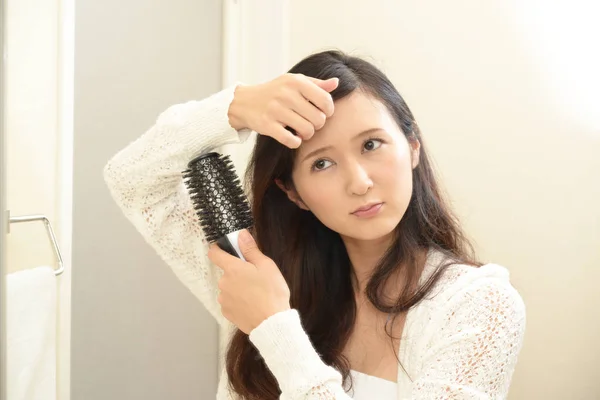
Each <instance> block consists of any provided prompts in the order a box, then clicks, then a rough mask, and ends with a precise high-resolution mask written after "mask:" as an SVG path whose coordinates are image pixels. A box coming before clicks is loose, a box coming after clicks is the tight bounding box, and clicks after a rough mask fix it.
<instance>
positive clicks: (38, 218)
mask: <svg viewBox="0 0 600 400" xmlns="http://www.w3.org/2000/svg"><path fill="white" fill-rule="evenodd" d="M8 217H9V219H8V221H9V222H10V223H11V224H13V223H20V222H32V221H42V222H43V223H44V226H45V227H46V232H47V233H48V238H49V239H50V243H52V248H53V249H54V254H55V255H56V261H57V262H58V268H57V269H55V270H54V275H55V276H58V275H60V274H62V273H63V272H64V270H65V267H64V265H63V260H62V256H61V255H60V249H59V248H58V243H57V242H56V236H54V230H53V229H52V225H51V224H50V220H48V218H46V216H45V215H22V216H20V217H11V216H10V211H9V215H8ZM9 226H10V225H9ZM9 232H10V227H9Z"/></svg>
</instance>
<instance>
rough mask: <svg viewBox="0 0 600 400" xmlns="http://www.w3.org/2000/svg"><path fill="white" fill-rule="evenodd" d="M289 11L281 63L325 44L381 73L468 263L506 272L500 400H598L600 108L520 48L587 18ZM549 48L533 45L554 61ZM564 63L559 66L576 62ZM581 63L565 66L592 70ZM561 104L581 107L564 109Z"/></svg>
mask: <svg viewBox="0 0 600 400" xmlns="http://www.w3.org/2000/svg"><path fill="white" fill-rule="evenodd" d="M588 3H589V4H591V2H588ZM290 4H291V10H290V11H291V25H290V27H291V28H290V29H291V42H290V60H289V66H291V65H292V64H293V63H295V62H297V61H299V60H300V59H301V58H303V57H304V56H306V55H308V54H310V53H312V52H315V51H318V50H322V49H325V48H329V47H337V48H341V49H342V50H346V51H351V52H353V53H355V54H357V55H363V56H368V57H371V60H372V61H374V62H375V63H376V64H377V65H379V66H381V67H382V68H383V69H384V71H385V72H386V73H387V74H388V75H389V77H390V78H391V79H392V81H393V82H394V83H395V85H396V86H397V88H398V89H399V91H400V92H401V94H402V95H403V96H404V97H405V99H406V101H407V102H408V104H409V106H410V107H411V108H412V110H413V112H414V113H415V115H416V118H417V121H418V123H419V125H420V126H421V128H422V131H423V135H424V138H425V141H426V143H427V144H428V145H429V148H430V151H431V152H432V154H433V157H434V159H435V160H436V161H437V165H438V167H439V170H440V172H441V175H442V179H443V183H444V184H445V186H446V188H447V189H448V191H449V193H450V195H451V197H452V199H453V200H454V205H455V207H456V209H457V210H458V213H459V215H460V216H461V217H462V221H463V223H464V226H465V228H466V229H467V231H468V232H469V233H470V234H471V236H472V237H473V238H474V239H475V241H476V245H477V249H478V250H479V254H480V256H481V257H482V258H483V259H484V260H486V261H494V262H496V263H500V264H503V265H505V266H506V267H508V268H509V270H510V272H511V276H512V281H513V284H514V285H515V286H516V287H517V289H518V290H519V291H520V293H521V294H522V296H523V297H524V300H525V303H526V305H527V311H528V324H527V333H526V338H525V345H524V348H523V351H522V353H521V358H520V361H519V364H518V367H517V371H516V374H515V377H514V380H513V385H512V391H511V397H510V398H511V399H515V400H521V399H557V400H558V399H591V398H599V397H600V379H599V378H600V375H599V373H598V364H597V362H598V360H600V344H599V343H598V341H597V338H598V337H600V318H599V315H598V305H600V292H599V291H598V290H597V286H598V281H600V269H599V268H598V266H599V265H600V207H599V204H600V189H599V186H600V185H599V183H598V182H599V178H598V173H599V172H600V157H598V154H600V111H599V110H598V108H597V101H595V103H594V105H595V107H592V104H590V101H591V100H589V99H591V98H592V96H590V95H591V94H592V93H595V96H597V92H592V91H589V90H590V88H598V86H599V81H598V78H597V73H594V74H592V73H590V74H589V75H588V76H587V80H582V81H581V82H577V81H576V80H575V79H576V78H579V79H582V77H585V76H582V75H581V74H574V75H572V76H569V78H571V80H570V81H569V82H565V81H564V80H563V78H565V77H564V76H563V75H560V76H555V75H552V74H553V73H556V71H557V70H556V69H555V67H556V65H549V64H548V61H549V58H548V57H547V56H548V54H549V53H543V52H542V51H541V50H544V49H541V48H540V47H539V46H538V47H534V46H535V45H536V44H539V42H537V41H536V40H539V39H540V38H541V39H543V38H544V37H545V36H547V35H548V34H549V33H550V32H545V33H546V35H544V34H543V33H544V32H543V31H539V30H536V29H537V28H539V29H542V28H543V29H549V28H551V27H552V26H554V27H555V28H556V29H558V30H557V31H555V32H554V33H555V34H554V36H553V37H554V38H556V37H563V38H564V37H565V35H567V34H568V32H573V31H574V30H575V28H580V26H578V25H577V24H578V23H579V24H582V23H584V22H585V21H588V22H591V19H590V17H586V18H577V17H576V16H573V15H568V12H569V11H570V12H576V11H577V8H576V7H569V8H564V9H562V12H561V13H556V14H555V16H556V17H561V18H557V19H556V21H551V20H548V19H546V20H545V22H546V23H545V24H542V23H541V21H540V18H541V17H535V18H534V17H532V16H531V14H527V13H526V12H529V13H533V12H540V11H543V10H544V9H545V8H543V6H545V5H546V3H543V4H542V3H539V2H534V1H529V0H528V1H521V2H506V1H504V0H496V1H485V2H482V1H477V0H457V1H452V2H447V1H442V0H438V1H432V2H419V1H403V2H398V1H384V0H377V1H369V2H366V1H362V2H358V1H342V0H335V1H333V0H330V1H326V2H322V1H316V0H304V1H297V2H291V3H290ZM582 15H583V16H585V15H590V14H589V11H588V12H587V13H586V12H584V13H583V14H582ZM591 15H594V14H591ZM595 15H597V14H595ZM546 17H548V15H546ZM564 21H571V22H575V25H574V26H572V27H569V26H565V25H564ZM578 21H579V22H578ZM561 23H562V25H561ZM588 28H591V25H589V26H588ZM580 31H581V32H585V33H587V34H588V35H587V36H584V35H581V36H580V37H579V38H577V41H576V42H574V43H573V44H574V45H577V48H579V49H585V48H586V46H587V49H588V51H589V52H594V51H595V50H592V49H593V48H594V46H596V47H597V38H598V37H599V35H600V32H598V31H597V30H596V31H595V32H596V35H595V36H593V35H589V34H590V33H591V32H590V30H589V29H587V30H586V29H580ZM525 35H528V36H525ZM567 37H568V36H567ZM594 37H595V38H596V39H594ZM563 40H564V39H563ZM586 40H587V41H588V42H587V43H586V42H585V41H586ZM555 43H556V42H552V43H550V46H547V48H546V49H545V50H548V49H553V50H554V52H555V53H554V54H553V55H554V57H553V59H554V60H560V53H558V52H559V51H560V50H561V49H560V48H556V47H552V45H554V44H555ZM563 44H564V43H563ZM567 44H569V43H568V42H567ZM568 48H570V49H572V48H573V47H572V46H571V47H563V48H562V49H568ZM596 53H597V52H596ZM579 56H580V57H582V58H583V59H584V60H585V61H589V60H590V57H589V55H588V54H586V53H583V54H581V53H580V54H579ZM569 57H570V58H569V60H568V62H565V63H564V64H566V65H568V64H571V65H572V64H574V65H575V66H577V65H578V64H577V63H578V62H581V64H580V65H582V66H584V64H583V60H579V59H578V58H574V57H575V56H574V54H573V52H572V51H570V52H569ZM593 60H596V61H598V59H597V58H595V59H593ZM585 66H587V68H585V69H584V68H581V69H577V68H576V69H575V71H580V72H581V71H584V70H586V71H588V72H592V71H593V70H594V69H593V68H590V67H589V64H585ZM599 68H600V66H598V68H597V69H595V71H596V72H597V71H598V69H599ZM567 83H568V86H567V85H566V84H567ZM574 85H577V88H579V89H580V90H579V91H574V90H566V91H561V90H558V89H559V88H569V87H570V88H571V89H572V88H573V86H574ZM586 88H587V89H588V91H586ZM566 94H570V95H571V96H572V97H571V98H568V97H561V96H565V95H566ZM585 98H587V99H588V100H587V103H586V102H582V99H585ZM594 98H595V99H597V97H594ZM574 102H575V103H577V104H584V106H585V107H584V106H582V107H578V108H575V111H577V112H576V113H574V112H573V110H574V107H571V106H569V107H565V106H566V105H569V104H573V103H574Z"/></svg>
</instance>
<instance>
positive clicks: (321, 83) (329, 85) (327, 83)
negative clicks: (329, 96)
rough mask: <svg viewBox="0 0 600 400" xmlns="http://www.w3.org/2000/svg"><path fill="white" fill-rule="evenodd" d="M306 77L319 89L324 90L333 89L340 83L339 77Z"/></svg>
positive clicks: (330, 90) (329, 90)
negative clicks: (324, 78)
mask: <svg viewBox="0 0 600 400" xmlns="http://www.w3.org/2000/svg"><path fill="white" fill-rule="evenodd" d="M308 79H310V81H311V82H312V83H314V84H315V85H317V86H318V87H320V88H321V89H323V90H325V91H326V92H332V91H334V90H335V88H337V87H338V85H339V83H340V79H339V78H329V79H326V80H323V79H317V78H312V77H310V76H309V77H308Z"/></svg>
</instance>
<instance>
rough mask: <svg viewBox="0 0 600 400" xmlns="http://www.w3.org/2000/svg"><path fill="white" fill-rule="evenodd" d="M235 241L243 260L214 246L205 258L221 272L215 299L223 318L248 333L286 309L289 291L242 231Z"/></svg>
mask: <svg viewBox="0 0 600 400" xmlns="http://www.w3.org/2000/svg"><path fill="white" fill-rule="evenodd" d="M238 239H239V246H240V250H241V251H242V254H243V255H244V258H245V259H246V261H243V260H241V259H239V258H237V257H234V256H232V255H231V254H229V253H227V252H225V251H223V250H222V249H221V248H219V246H217V244H216V243H213V244H211V245H210V246H209V250H208V258H209V259H210V260H211V261H212V262H213V263H214V264H215V265H216V266H217V267H219V268H221V269H222V270H223V272H224V273H223V276H222V277H221V279H219V289H220V291H221V293H220V294H219V296H218V298H217V301H218V302H219V304H221V312H222V314H223V316H224V317H225V318H227V319H228V320H229V321H231V322H232V323H233V324H234V325H236V326H237V327H238V328H239V329H240V330H241V331H242V332H244V333H245V334H250V332H251V331H252V330H253V329H254V328H256V327H257V326H258V325H260V323H261V322H263V321H264V320H265V319H267V318H268V317H270V316H271V315H273V314H276V313H278V312H280V311H285V310H289V309H290V289H289V287H288V285H287V283H286V281H285V279H284V278H283V275H282V274H281V271H279V268H277V265H275V262H273V260H271V259H270V258H269V257H267V256H265V255H264V254H263V253H262V252H261V251H260V250H259V249H258V247H257V245H256V242H255V241H254V238H253V237H252V235H251V234H250V233H249V232H248V231H247V230H246V229H244V230H243V231H241V232H240V234H239V237H238Z"/></svg>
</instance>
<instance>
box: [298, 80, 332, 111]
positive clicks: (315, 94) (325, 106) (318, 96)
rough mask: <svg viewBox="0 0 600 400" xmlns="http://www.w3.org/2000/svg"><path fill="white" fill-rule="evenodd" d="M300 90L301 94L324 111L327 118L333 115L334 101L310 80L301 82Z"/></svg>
mask: <svg viewBox="0 0 600 400" xmlns="http://www.w3.org/2000/svg"><path fill="white" fill-rule="evenodd" d="M313 79H314V78H313ZM299 89H300V94H302V96H304V97H305V98H306V100H308V101H310V102H311V103H313V104H314V105H315V107H317V108H318V109H319V110H321V111H323V112H324V113H325V115H326V116H327V117H331V116H332V115H333V99H332V98H331V95H330V94H329V93H328V92H326V91H325V90H323V89H321V87H319V86H318V85H317V84H316V83H313V82H312V81H311V80H309V79H307V80H305V81H301V83H300V87H299Z"/></svg>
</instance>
